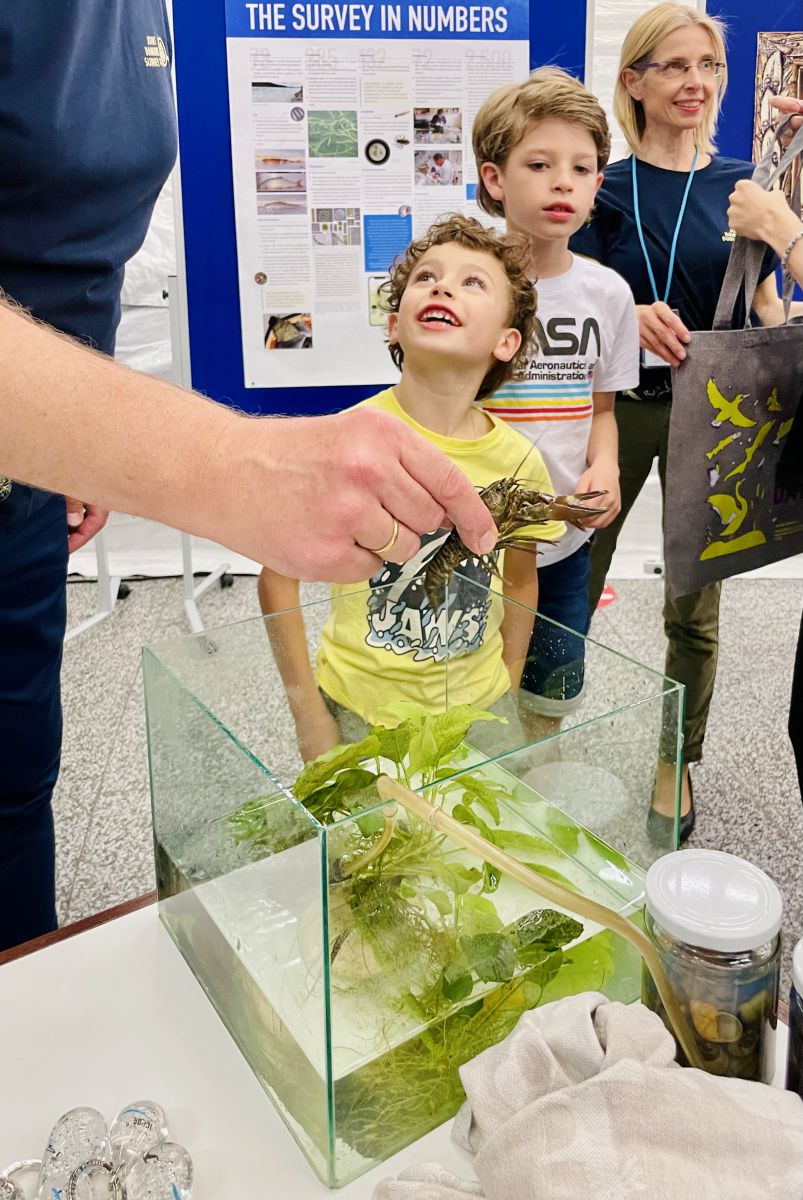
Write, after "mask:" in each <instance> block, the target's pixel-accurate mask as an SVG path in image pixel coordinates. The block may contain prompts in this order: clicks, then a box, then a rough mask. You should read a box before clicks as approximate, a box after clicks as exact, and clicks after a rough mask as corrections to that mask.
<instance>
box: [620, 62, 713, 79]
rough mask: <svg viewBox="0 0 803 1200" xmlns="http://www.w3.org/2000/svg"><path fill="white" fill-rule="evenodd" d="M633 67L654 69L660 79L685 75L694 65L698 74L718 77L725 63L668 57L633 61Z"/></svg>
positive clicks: (640, 69)
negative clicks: (651, 60) (661, 59)
mask: <svg viewBox="0 0 803 1200" xmlns="http://www.w3.org/2000/svg"><path fill="white" fill-rule="evenodd" d="M633 67H634V70H636V71H649V70H650V69H652V70H655V71H657V72H658V74H659V75H660V77H661V79H679V78H680V77H681V75H685V74H686V73H687V71H691V70H692V68H693V67H696V68H697V70H698V71H699V72H700V74H701V75H703V76H705V77H706V78H707V79H719V77H720V75H721V74H722V72H723V71H724V70H725V63H724V62H717V61H716V60H715V59H713V58H703V59H701V60H700V62H698V63H688V62H683V60H682V59H680V58H670V59H668V60H667V61H666V62H639V63H634V64H633Z"/></svg>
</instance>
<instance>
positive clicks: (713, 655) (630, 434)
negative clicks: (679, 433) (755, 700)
mask: <svg viewBox="0 0 803 1200" xmlns="http://www.w3.org/2000/svg"><path fill="white" fill-rule="evenodd" d="M671 411H672V406H671V404H670V403H667V402H666V401H664V400H632V399H630V398H629V397H627V396H622V395H621V394H620V395H619V396H617V398H616V423H617V425H618V427H619V471H620V486H621V489H622V511H621V513H620V514H619V516H618V517H617V518H616V520H615V521H613V522H612V523H611V524H610V525H609V526H608V528H607V529H598V530H597V532H596V534H595V536H594V542H593V545H592V548H591V581H590V584H589V598H590V602H591V611H592V613H593V612H594V611H595V610H596V607H597V604H598V602H599V598H600V595H601V593H602V589H603V587H604V585H605V576H606V574H607V572H608V568H609V567H610V565H611V559H612V558H613V552H614V550H615V548H616V542H617V539H618V537H619V533H620V531H621V528H622V526H623V525H624V523H625V519H626V517H627V514H628V513H629V512H630V509H631V508H632V507H633V504H634V503H635V500H636V497H637V496H638V494H639V492H640V491H641V489H642V487H643V486H644V481H645V480H646V478H647V476H648V475H649V473H650V469H651V467H652V464H653V460H654V459H655V458H657V459H658V473H659V475H660V479H661V491H662V493H663V495H664V496H665V495H666V454H667V443H668V439H669V416H670V413H671ZM667 519H668V520H670V521H671V520H672V514H671V513H669V514H668V515H667V513H666V510H665V509H664V523H666V521H667ZM719 593H720V585H719V584H718V583H712V584H709V585H708V587H705V588H703V589H702V591H699V592H693V593H692V594H691V595H689V596H680V597H678V598H677V599H676V600H670V599H669V597H668V596H667V595H666V592H665V593H664V630H665V632H666V637H667V641H668V643H669V644H668V647H667V652H666V663H665V667H664V672H665V674H666V675H668V676H669V677H670V679H675V680H677V681H678V682H679V683H683V684H685V686H686V716H685V722H684V730H683V732H684V750H683V757H684V759H685V761H686V762H699V760H700V759H701V758H702V754H703V739H704V738H705V726H706V722H707V720H708V709H709V707H710V705H711V696H712V695H713V692H714V681H715V679H716V673H717V653H718V651H719Z"/></svg>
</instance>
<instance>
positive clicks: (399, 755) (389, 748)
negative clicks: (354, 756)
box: [372, 721, 414, 766]
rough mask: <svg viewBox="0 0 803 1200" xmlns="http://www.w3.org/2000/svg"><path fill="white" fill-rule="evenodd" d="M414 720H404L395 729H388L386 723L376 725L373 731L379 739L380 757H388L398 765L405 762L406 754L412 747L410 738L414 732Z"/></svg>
mask: <svg viewBox="0 0 803 1200" xmlns="http://www.w3.org/2000/svg"><path fill="white" fill-rule="evenodd" d="M413 728H414V727H413V723H412V721H402V723H401V725H397V726H396V727H395V729H387V728H386V727H385V726H384V725H375V726H374V728H373V730H372V733H373V734H374V736H375V737H377V738H378V739H379V757H380V758H388V759H390V761H391V762H394V763H396V765H397V766H398V765H399V764H400V763H402V762H404V758H405V755H406V754H407V752H408V750H409V749H410V738H411V736H412V733H413Z"/></svg>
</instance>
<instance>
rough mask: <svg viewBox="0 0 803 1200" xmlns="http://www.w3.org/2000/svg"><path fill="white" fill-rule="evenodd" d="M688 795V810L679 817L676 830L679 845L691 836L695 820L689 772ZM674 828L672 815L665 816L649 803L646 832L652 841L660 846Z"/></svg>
mask: <svg viewBox="0 0 803 1200" xmlns="http://www.w3.org/2000/svg"><path fill="white" fill-rule="evenodd" d="M689 797H690V799H691V804H690V805H689V811H688V812H687V813H684V814H683V816H682V817H681V818H680V829H679V831H678V832H679V835H680V837H679V841H680V845H681V846H682V845H683V843H684V842H685V841H688V839H689V838H690V837H691V835H692V833H693V831H694V823H695V821H696V815H695V812H694V789H693V788H692V782H691V773H690V774H689ZM674 828H675V818H674V817H666V816H664V814H663V813H660V812H658V810H657V809H655V808H653V807H652V805H650V810H649V812H648V813H647V832H648V833H649V834H650V836H651V837H652V840H653V841H654V842H656V843H657V844H658V845H661V846H664V845H666V843H667V841H668V839H669V838H671V836H672V834H673V832H674Z"/></svg>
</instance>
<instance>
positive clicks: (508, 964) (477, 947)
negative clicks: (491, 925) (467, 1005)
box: [460, 933, 516, 983]
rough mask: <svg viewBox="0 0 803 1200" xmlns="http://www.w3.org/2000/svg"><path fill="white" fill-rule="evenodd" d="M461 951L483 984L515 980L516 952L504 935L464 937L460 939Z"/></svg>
mask: <svg viewBox="0 0 803 1200" xmlns="http://www.w3.org/2000/svg"><path fill="white" fill-rule="evenodd" d="M460 949H461V950H462V951H463V953H464V954H465V956H466V959H467V960H468V963H469V966H470V967H471V969H472V970H473V971H474V972H475V974H476V975H477V976H478V977H479V978H480V979H481V980H482V981H483V983H489V982H491V981H495V982H501V983H504V982H506V981H507V980H508V979H512V978H513V972H514V971H515V970H516V952H515V950H514V949H513V946H512V945H511V944H510V941H509V939H508V938H507V937H506V936H505V934H504V933H478V934H475V935H474V936H468V935H464V936H463V937H461V938H460Z"/></svg>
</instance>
